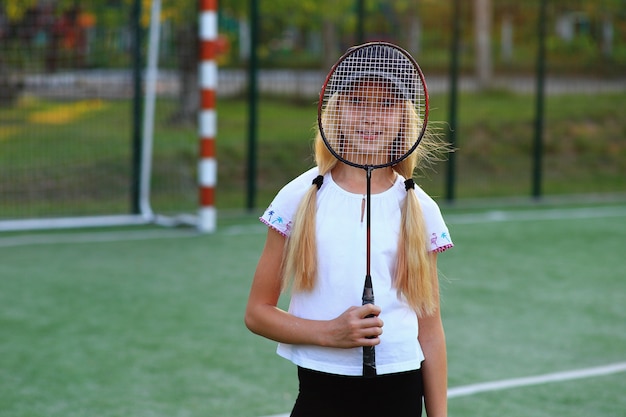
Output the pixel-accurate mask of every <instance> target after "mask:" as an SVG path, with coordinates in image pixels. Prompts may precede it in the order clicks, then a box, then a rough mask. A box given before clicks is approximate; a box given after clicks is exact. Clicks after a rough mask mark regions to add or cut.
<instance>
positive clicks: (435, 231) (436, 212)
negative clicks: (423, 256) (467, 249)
mask: <svg viewBox="0 0 626 417" xmlns="http://www.w3.org/2000/svg"><path fill="white" fill-rule="evenodd" d="M415 192H416V193H417V196H418V199H419V201H420V205H421V207H422V212H423V215H424V221H425V222H426V230H427V233H428V239H429V240H430V250H431V251H433V252H444V251H446V250H448V249H450V248H452V247H453V246H454V243H453V242H452V238H451V237H450V232H449V230H448V226H447V225H446V223H445V221H444V219H443V216H442V215H441V210H440V209H439V206H438V205H437V203H436V202H435V200H433V199H432V198H431V197H430V196H429V195H428V194H426V193H425V192H424V191H423V190H422V189H421V188H419V187H416V188H415Z"/></svg>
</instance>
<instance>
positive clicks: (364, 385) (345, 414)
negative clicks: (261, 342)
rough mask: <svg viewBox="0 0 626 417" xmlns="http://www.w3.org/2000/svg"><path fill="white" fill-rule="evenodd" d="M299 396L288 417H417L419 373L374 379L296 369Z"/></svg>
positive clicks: (421, 392)
mask: <svg viewBox="0 0 626 417" xmlns="http://www.w3.org/2000/svg"><path fill="white" fill-rule="evenodd" d="M298 379H299V381H300V392H299V394H298V398H297V399H296V404H295V405H294V407H293V410H292V411H291V417H309V416H310V417H369V416H371V417H374V416H375V417H420V416H421V415H422V399H423V397H424V387H423V382H422V373H421V371H420V370H416V371H409V372H402V373H397V374H390V375H380V376H377V377H374V378H363V377H352V376H341V375H332V374H326V373H322V372H316V371H311V370H308V369H304V368H300V367H299V368H298Z"/></svg>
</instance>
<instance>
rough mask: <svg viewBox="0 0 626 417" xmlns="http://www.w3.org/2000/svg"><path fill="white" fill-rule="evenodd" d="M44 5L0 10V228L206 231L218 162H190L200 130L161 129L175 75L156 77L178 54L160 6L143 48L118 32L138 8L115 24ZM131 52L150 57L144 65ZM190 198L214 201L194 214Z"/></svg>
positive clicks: (169, 70)
mask: <svg viewBox="0 0 626 417" xmlns="http://www.w3.org/2000/svg"><path fill="white" fill-rule="evenodd" d="M138 3H139V2H136V4H138ZM46 4H47V3H46ZM46 4H43V5H42V6H41V7H35V8H33V9H30V10H25V11H23V13H22V14H21V15H20V14H17V15H15V13H14V14H13V15H11V16H8V15H6V14H5V15H3V13H5V11H3V10H0V18H1V19H0V231H12V230H26V229H48V228H67V227H89V226H116V225H139V224H147V223H159V224H166V225H172V224H181V223H184V224H189V225H193V226H197V227H198V228H199V229H200V230H203V231H212V230H213V229H214V227H215V209H214V208H213V207H212V195H213V190H212V188H213V186H214V183H215V179H214V177H215V175H214V174H213V173H212V170H213V169H214V165H215V163H214V161H213V160H212V159H211V158H210V157H209V158H205V159H206V161H204V162H202V161H201V162H200V163H198V158H199V157H198V151H197V149H198V132H197V131H196V130H193V131H186V132H183V131H181V129H170V128H168V126H167V123H166V122H165V119H167V117H168V114H171V113H172V112H173V108H174V107H175V106H176V103H177V86H176V81H177V77H176V76H175V74H176V72H175V68H174V66H173V65H172V64H171V59H170V60H169V61H170V62H169V67H165V68H160V63H159V61H160V59H163V57H164V56H165V57H167V54H168V49H169V53H172V54H173V52H174V50H175V45H174V44H173V41H172V40H171V39H167V38H165V39H164V37H163V36H161V35H162V34H163V33H165V34H167V33H168V32H167V30H163V29H164V28H162V27H161V19H160V18H159V17H160V15H161V11H160V1H158V0H155V1H152V2H151V10H150V16H151V19H150V25H149V28H148V31H147V36H145V37H144V39H141V42H138V40H140V38H139V36H138V35H137V33H139V30H136V31H134V30H132V29H129V28H128V27H127V25H126V24H125V22H126V21H127V17H126V16H128V14H129V13H131V14H132V13H137V16H139V11H138V10H136V9H133V10H130V11H129V10H128V8H129V6H128V5H127V4H120V5H118V6H112V8H113V10H112V11H111V13H112V14H113V15H114V14H116V13H117V14H119V16H118V17H119V19H118V20H119V22H120V24H119V25H117V27H116V25H114V24H113V25H112V24H111V23H110V22H109V23H108V24H107V25H104V24H100V22H99V21H98V16H97V15H95V14H92V13H91V12H89V11H88V10H82V9H81V8H80V6H78V5H77V6H76V7H74V8H72V9H69V10H54V9H53V8H50V7H47V6H46ZM115 7H117V8H115ZM131 7H134V6H131ZM113 20H115V18H113ZM136 20H137V22H138V21H139V19H138V18H137V19H136ZM215 31H216V30H215ZM170 36H171V34H170ZM134 45H140V48H144V49H143V50H145V51H146V56H147V59H146V60H145V61H146V63H145V65H144V64H143V63H141V64H140V65H141V67H143V68H139V67H138V66H137V62H141V61H137V60H136V56H134V55H133V53H132V52H131V51H133V50H135V51H139V50H140V49H139V48H134ZM160 48H161V49H160ZM215 79H216V77H215ZM136 91H141V94H140V95H137V94H136V93H135V92H136ZM198 93H200V90H199V92H198ZM213 119H214V117H213ZM206 148H208V147H206ZM209 156H210V155H209ZM207 161H208V162H207ZM199 181H200V185H199V184H198V183H199ZM202 181H204V184H203V183H202ZM199 189H200V192H199ZM198 194H200V195H201V196H202V195H205V196H206V195H210V196H211V198H210V199H208V198H206V197H205V198H204V200H202V198H201V199H200V200H201V202H200V204H201V207H200V208H198V204H199V203H198Z"/></svg>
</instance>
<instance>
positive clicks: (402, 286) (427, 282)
mask: <svg viewBox="0 0 626 417" xmlns="http://www.w3.org/2000/svg"><path fill="white" fill-rule="evenodd" d="M409 181H412V180H409ZM407 188H409V187H407ZM401 221H402V223H401V224H402V225H403V227H402V230H401V232H400V240H399V242H398V264H397V275H396V288H397V290H398V291H399V292H401V293H402V294H403V295H404V297H405V298H406V300H407V302H408V303H409V305H411V306H412V307H413V309H414V310H415V311H416V312H417V314H418V316H420V317H423V316H428V315H430V314H432V313H433V312H434V311H435V309H436V307H437V297H438V294H436V291H435V289H434V288H433V281H432V277H433V264H432V262H431V257H430V256H429V247H428V239H427V231H426V225H425V223H424V221H423V215H422V209H421V205H420V203H419V201H418V199H417V195H416V194H415V191H414V190H413V189H411V188H409V189H408V190H407V196H406V199H405V202H404V204H403V206H402V220H401Z"/></svg>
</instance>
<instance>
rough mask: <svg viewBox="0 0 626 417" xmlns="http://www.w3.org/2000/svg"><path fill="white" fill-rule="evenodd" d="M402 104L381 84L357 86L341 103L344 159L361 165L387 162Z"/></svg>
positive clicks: (384, 84) (386, 86)
mask: <svg viewBox="0 0 626 417" xmlns="http://www.w3.org/2000/svg"><path fill="white" fill-rule="evenodd" d="M402 109H403V102H402V100H401V99H399V98H398V97H397V95H396V93H395V92H393V91H392V90H391V89H390V88H389V84H388V83H387V82H384V81H375V80H366V81H361V82H359V83H357V84H356V85H355V86H354V88H353V89H352V90H351V91H350V92H349V93H347V94H346V95H345V96H344V98H343V99H342V101H341V110H340V112H341V115H340V125H341V133H342V134H343V137H344V144H343V146H344V148H343V151H344V154H345V155H346V156H350V157H346V159H347V160H350V161H353V162H359V163H362V164H371V165H376V164H383V163H386V162H388V161H389V158H390V153H391V147H392V144H393V141H394V139H395V138H396V137H397V136H398V132H400V128H401V123H402V120H403V117H402V114H403V110H402Z"/></svg>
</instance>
